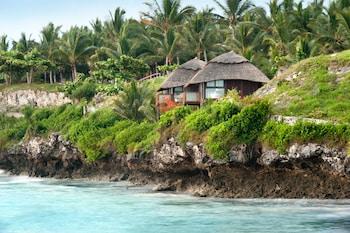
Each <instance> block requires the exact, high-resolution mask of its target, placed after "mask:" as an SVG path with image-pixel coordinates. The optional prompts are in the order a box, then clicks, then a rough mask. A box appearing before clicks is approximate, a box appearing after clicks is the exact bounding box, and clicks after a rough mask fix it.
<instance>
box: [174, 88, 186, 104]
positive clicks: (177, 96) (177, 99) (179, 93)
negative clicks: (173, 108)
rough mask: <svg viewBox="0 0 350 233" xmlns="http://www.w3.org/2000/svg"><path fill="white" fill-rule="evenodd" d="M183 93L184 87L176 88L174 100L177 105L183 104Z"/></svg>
mask: <svg viewBox="0 0 350 233" xmlns="http://www.w3.org/2000/svg"><path fill="white" fill-rule="evenodd" d="M183 91H184V89H183V87H175V88H174V100H175V102H177V103H179V102H182V93H183Z"/></svg>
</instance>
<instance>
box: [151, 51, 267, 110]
mask: <svg viewBox="0 0 350 233" xmlns="http://www.w3.org/2000/svg"><path fill="white" fill-rule="evenodd" d="M268 81H269V79H268V78H267V77H266V75H265V74H264V73H263V72H261V71H260V70H259V69H258V68H257V67H256V66H254V65H253V64H251V63H250V62H249V61H248V60H247V59H246V58H244V57H242V56H240V55H238V54H236V53H234V52H228V53H225V54H222V55H220V56H218V57H216V58H214V59H213V60H211V61H209V62H208V63H207V64H206V63H205V62H203V61H201V60H199V59H192V60H190V61H188V62H186V63H185V64H183V65H181V66H180V67H179V68H178V69H177V70H175V71H174V72H173V73H172V74H171V75H170V76H169V78H168V79H167V80H166V81H165V82H164V83H163V85H162V86H161V88H160V89H159V90H158V94H157V106H158V109H159V111H160V112H166V111H167V110H169V109H171V108H173V107H175V106H178V105H194V106H201V105H202V104H203V103H204V102H205V101H206V100H208V99H219V98H221V97H223V96H224V95H225V94H226V93H227V92H228V91H229V90H237V91H238V92H239V94H240V95H241V96H242V97H244V96H247V95H251V94H253V93H254V92H255V91H256V90H258V89H259V88H260V87H262V86H263V85H264V84H265V83H267V82H268Z"/></svg>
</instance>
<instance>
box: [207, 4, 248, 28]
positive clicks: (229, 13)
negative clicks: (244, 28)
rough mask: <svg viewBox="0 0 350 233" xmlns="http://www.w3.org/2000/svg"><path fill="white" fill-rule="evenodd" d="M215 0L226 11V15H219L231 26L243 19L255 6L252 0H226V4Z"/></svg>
mask: <svg viewBox="0 0 350 233" xmlns="http://www.w3.org/2000/svg"><path fill="white" fill-rule="evenodd" d="M214 1H215V3H216V4H217V5H218V6H219V7H220V8H221V10H223V12H224V15H223V16H219V17H220V18H222V19H225V21H226V22H227V24H228V26H229V27H230V28H233V27H234V26H235V25H236V24H237V23H238V22H239V21H241V20H242V17H243V16H244V14H245V13H246V12H247V11H249V10H250V9H252V7H253V4H252V2H251V1H250V0H225V5H224V4H222V3H220V2H219V1H218V0H214Z"/></svg>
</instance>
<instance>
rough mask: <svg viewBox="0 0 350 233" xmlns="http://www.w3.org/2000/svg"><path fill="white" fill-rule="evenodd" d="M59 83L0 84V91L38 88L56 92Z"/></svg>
mask: <svg viewBox="0 0 350 233" xmlns="http://www.w3.org/2000/svg"><path fill="white" fill-rule="evenodd" d="M59 86H61V84H48V83H32V84H27V83H17V84H12V85H6V84H0V91H1V92H11V91H19V90H38V91H47V92H56V91H58V89H57V88H58V87H59Z"/></svg>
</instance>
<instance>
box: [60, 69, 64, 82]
mask: <svg viewBox="0 0 350 233" xmlns="http://www.w3.org/2000/svg"><path fill="white" fill-rule="evenodd" d="M60 81H61V83H64V78H63V72H62V70H61V71H60Z"/></svg>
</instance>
